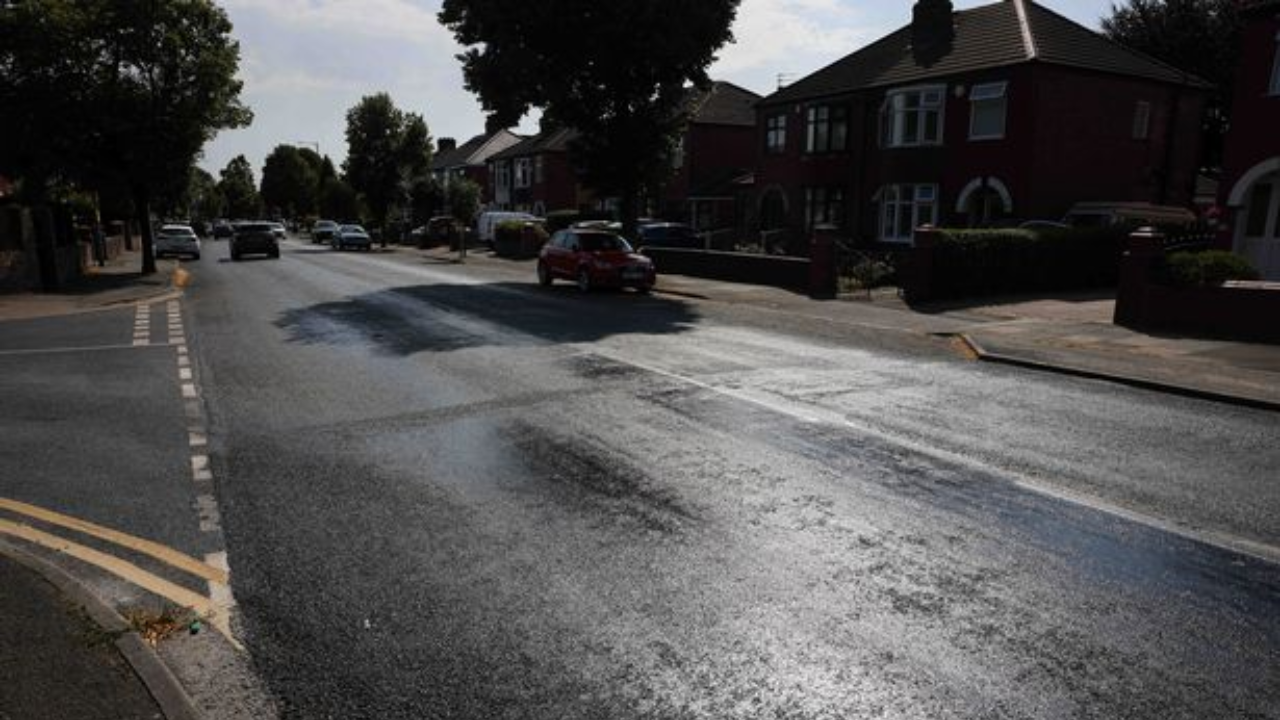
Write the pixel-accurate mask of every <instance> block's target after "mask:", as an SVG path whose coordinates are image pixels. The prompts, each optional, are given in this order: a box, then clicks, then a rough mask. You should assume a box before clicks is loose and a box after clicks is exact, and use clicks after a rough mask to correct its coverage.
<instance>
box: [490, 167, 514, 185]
mask: <svg viewBox="0 0 1280 720" xmlns="http://www.w3.org/2000/svg"><path fill="white" fill-rule="evenodd" d="M493 186H494V187H496V188H501V189H503V190H506V189H508V188H510V187H511V165H510V164H509V163H508V162H507V161H506V160H500V161H498V162H495V163H494V164H493Z"/></svg>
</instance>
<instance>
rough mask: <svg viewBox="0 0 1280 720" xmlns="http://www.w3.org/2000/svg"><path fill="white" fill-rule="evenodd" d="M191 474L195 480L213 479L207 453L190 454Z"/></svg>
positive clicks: (205, 480)
mask: <svg viewBox="0 0 1280 720" xmlns="http://www.w3.org/2000/svg"><path fill="white" fill-rule="evenodd" d="M191 476H192V478H194V479H195V480H196V481H197V482H209V481H211V480H213V471H212V470H210V469H209V456H208V455H203V454H200V455H192V456H191Z"/></svg>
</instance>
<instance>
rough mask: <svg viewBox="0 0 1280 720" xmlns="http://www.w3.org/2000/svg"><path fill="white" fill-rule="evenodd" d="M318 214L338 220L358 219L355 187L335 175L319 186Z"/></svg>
mask: <svg viewBox="0 0 1280 720" xmlns="http://www.w3.org/2000/svg"><path fill="white" fill-rule="evenodd" d="M320 216H321V217H323V218H325V219H328V220H336V221H338V222H343V221H351V220H359V219H360V216H361V212H360V198H359V196H358V195H357V194H356V190H355V188H353V187H351V186H350V185H348V184H347V183H345V182H343V181H342V180H339V179H338V178H336V177H330V178H328V179H326V180H325V181H324V182H323V183H322V184H321V186H320Z"/></svg>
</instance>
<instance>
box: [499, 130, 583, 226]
mask: <svg viewBox="0 0 1280 720" xmlns="http://www.w3.org/2000/svg"><path fill="white" fill-rule="evenodd" d="M575 137H577V133H576V132H574V131H573V130H552V131H549V132H544V133H539V134H538V135H535V136H533V137H531V138H525V139H524V140H521V141H520V142H519V143H517V144H515V145H512V146H511V147H509V148H507V149H506V150H503V151H502V152H500V153H497V154H495V155H493V156H492V157H491V158H489V175H490V177H491V179H492V185H491V188H492V193H491V194H490V196H489V208H490V209H491V210H518V211H521V212H527V213H532V214H534V215H537V216H539V217H541V216H543V215H546V214H547V213H548V212H552V211H554V210H577V209H578V208H579V207H582V206H583V205H586V204H589V203H590V201H591V197H592V196H591V193H590V192H589V191H587V190H586V189H585V188H583V187H582V185H581V184H580V183H579V181H578V173H577V170H576V169H575V168H574V165H573V161H572V158H571V157H570V155H569V144H570V143H571V142H572V141H573V139H574V138H575Z"/></svg>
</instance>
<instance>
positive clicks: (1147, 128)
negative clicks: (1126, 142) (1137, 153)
mask: <svg viewBox="0 0 1280 720" xmlns="http://www.w3.org/2000/svg"><path fill="white" fill-rule="evenodd" d="M1150 132H1151V103H1149V102H1147V101H1146V100H1139V101H1138V104H1137V105H1136V106H1135V107H1134V109H1133V139H1134V140H1146V139H1147V135H1148V134H1149V133H1150Z"/></svg>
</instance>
